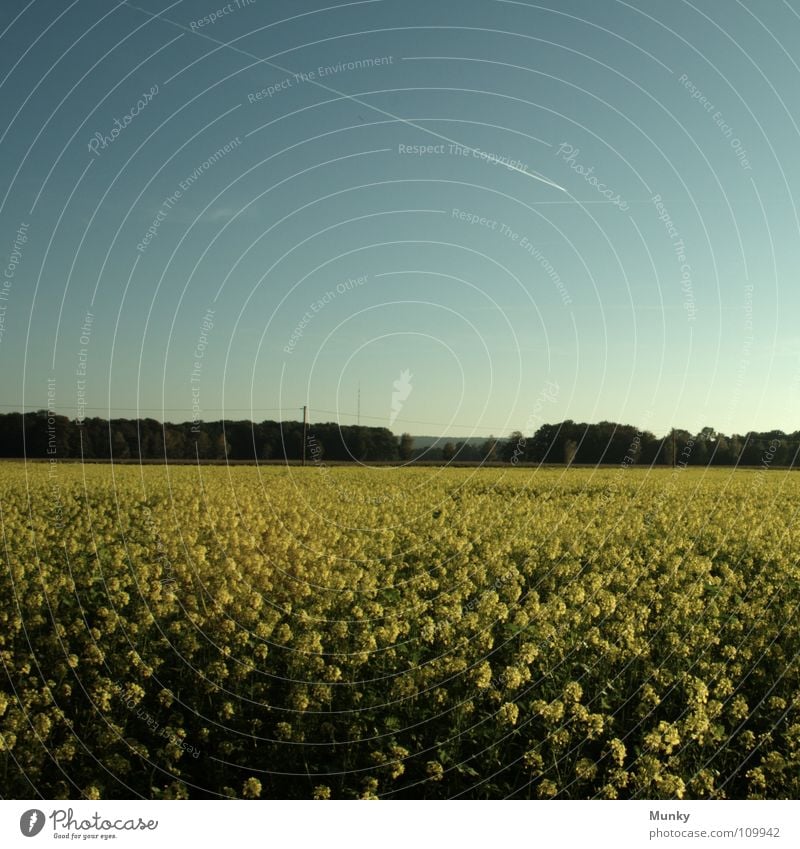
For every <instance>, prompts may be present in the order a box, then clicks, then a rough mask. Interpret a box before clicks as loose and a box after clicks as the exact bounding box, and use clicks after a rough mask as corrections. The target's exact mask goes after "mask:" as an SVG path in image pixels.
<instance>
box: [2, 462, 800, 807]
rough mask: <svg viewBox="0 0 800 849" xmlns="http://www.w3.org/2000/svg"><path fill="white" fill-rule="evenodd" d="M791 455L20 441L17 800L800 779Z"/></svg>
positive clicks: (580, 792) (11, 469) (785, 786)
mask: <svg viewBox="0 0 800 849" xmlns="http://www.w3.org/2000/svg"><path fill="white" fill-rule="evenodd" d="M798 509H800V476H798V475H796V474H794V473H784V472H780V471H777V470H772V471H770V472H769V473H766V472H765V471H764V472H755V471H735V472H734V471H731V470H727V469H721V470H715V471H713V472H711V471H708V472H707V471H702V470H693V469H688V470H680V469H678V470H675V471H673V470H669V469H667V470H663V469H662V470H653V471H648V470H640V469H636V468H630V469H616V470H614V469H607V470H600V471H596V470H577V469H570V470H557V469H547V470H543V469H542V470H532V469H521V468H520V469H515V468H507V469H434V468H408V469H357V468H346V467H337V468H326V467H324V466H321V465H319V466H311V467H307V468H304V469H303V468H285V467H268V468H256V467H235V468H225V467H204V466H201V467H186V466H182V467H161V466H159V467H146V468H139V467H136V466H108V465H86V466H80V465H69V464H64V463H61V464H49V465H48V464H28V465H23V464H18V463H4V464H3V465H2V475H1V476H0V524H2V530H3V540H2V568H1V569H0V657H2V661H3V673H2V676H0V776H1V777H0V786H2V788H3V796H4V797H6V798H32V797H34V796H37V795H39V794H41V795H42V796H45V797H56V798H66V797H73V798H75V797H88V798H95V799H97V798H137V797H140V796H143V797H147V798H216V797H237V798H257V797H260V798H312V797H313V798H319V799H327V798H361V799H375V798H379V799H392V798H420V797H421V798H451V797H462V798H505V797H511V798H557V799H560V798H575V799H586V798H595V797H597V798H664V799H674V798H798V797H799V796H800V716H798V708H800V675H799V673H798V651H800V615H799V614H800V611H798V605H799V604H800V565H798V563H799V562H800V557H799V555H800V524H799V523H798V513H797V511H798Z"/></svg>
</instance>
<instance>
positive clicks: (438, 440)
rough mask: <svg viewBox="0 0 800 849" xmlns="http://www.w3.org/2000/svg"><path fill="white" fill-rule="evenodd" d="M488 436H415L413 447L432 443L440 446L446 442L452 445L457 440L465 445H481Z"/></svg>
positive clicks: (427, 446) (423, 446)
mask: <svg viewBox="0 0 800 849" xmlns="http://www.w3.org/2000/svg"><path fill="white" fill-rule="evenodd" d="M488 438H489V437H488V436H466V437H465V436H415V437H414V448H430V447H431V446H432V445H437V446H439V447H441V446H442V445H445V444H446V443H448V442H452V443H453V444H454V445H455V444H456V443H457V442H465V443H466V444H467V445H483V443H484V442H486V440H487V439H488Z"/></svg>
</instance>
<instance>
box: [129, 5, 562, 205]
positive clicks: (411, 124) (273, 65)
mask: <svg viewBox="0 0 800 849" xmlns="http://www.w3.org/2000/svg"><path fill="white" fill-rule="evenodd" d="M121 5H123V6H127V7H128V8H129V9H134V10H135V11H137V12H140V13H141V14H143V15H146V16H147V17H149V18H150V19H151V20H160V21H164V23H167V24H170V25H172V26H173V27H176V28H177V29H179V30H182V31H183V32H188V33H190V34H191V35H194V36H198V37H199V38H204V39H206V41H210V42H212V43H213V44H216V45H217V46H218V47H227V48H228V49H229V50H233V51H235V52H236V53H239V54H241V55H242V56H247V57H248V58H249V59H254V60H255V61H256V62H259V63H261V64H264V65H268V66H269V67H270V68H274V69H275V70H278V71H280V72H281V73H283V74H290V75H291V76H295V72H294V71H290V70H289V69H288V68H284V67H282V66H281V65H278V64H277V63H275V62H271V61H270V60H269V59H263V58H262V57H261V56H256V55H255V54H254V53H250V52H248V51H247V50H242V48H241V47H235V46H234V45H233V44H232V43H231V42H229V41H220V40H219V39H217V38H214V37H213V36H210V35H208V34H207V33H204V32H198V31H197V30H193V29H190V28H189V27H187V26H185V25H184V24H181V23H179V22H178V21H173V20H172V19H171V18H166V17H164V15H163V14H162V13H160V12H159V13H155V12H150V11H149V10H148V9H142V8H141V7H140V6H136V5H134V4H133V3H129V2H128V0H123V2H122V4H121ZM173 5H176V4H173ZM168 8H171V7H168ZM305 82H306V83H308V84H311V85H314V86H317V88H321V89H322V90H323V91H327V92H328V93H330V94H335V95H336V96H337V97H341V98H344V99H345V100H352V101H353V103H358V104H359V106H364V107H365V108H367V109H371V110H372V111H373V112H377V113H378V114H380V115H383V116H384V117H386V118H391V119H392V120H393V121H399V122H400V123H402V124H406V125H407V126H409V127H413V128H414V129H415V130H419V131H420V132H423V133H427V134H428V135H429V136H433V137H434V138H437V139H441V140H442V141H446V142H448V143H450V144H453V145H457V146H458V147H461V148H463V149H464V150H468V151H470V152H471V153H473V154H474V153H478V152H479V151H478V150H477V148H474V147H470V146H469V145H468V144H463V143H462V142H457V141H455V140H454V139H451V138H448V137H447V136H443V135H442V134H441V133H437V132H436V131H435V130H431V129H429V128H428V127H423V126H421V125H419V124H415V123H414V122H413V121H409V120H408V118H401V117H400V116H399V115H394V114H393V113H391V112H387V111H386V110H385V109H381V108H380V106H374V105H373V104H371V103H368V102H367V101H365V100H360V99H359V98H358V97H356V96H355V95H352V94H346V93H345V92H343V91H339V90H338V89H335V88H333V87H332V86H328V85H325V84H324V83H321V82H319V81H318V80H314V79H311V78H309V79H306V80H305ZM495 161H496V162H498V164H500V165H505V166H506V168H509V169H510V170H512V171H519V172H520V174H525V176H527V177H530V178H531V179H532V180H538V181H539V182H540V183H544V184H545V185H547V186H551V187H552V188H554V189H558V190H559V191H562V192H564V193H567V190H566V189H565V188H563V187H562V186H559V185H558V184H557V183H553V182H552V181H551V180H547V179H546V178H544V177H540V176H538V174H532V173H531V172H530V171H524V170H523V169H521V168H519V167H517V166H515V165H510V164H508V163H507V162H502V161H501V160H499V159H497V160H495Z"/></svg>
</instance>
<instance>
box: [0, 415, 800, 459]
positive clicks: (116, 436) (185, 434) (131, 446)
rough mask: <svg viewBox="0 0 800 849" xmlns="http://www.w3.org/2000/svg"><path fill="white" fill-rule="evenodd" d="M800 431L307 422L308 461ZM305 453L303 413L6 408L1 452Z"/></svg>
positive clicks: (629, 449) (585, 452)
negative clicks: (466, 433) (407, 429)
mask: <svg viewBox="0 0 800 849" xmlns="http://www.w3.org/2000/svg"><path fill="white" fill-rule="evenodd" d="M799 449H800V431H795V432H794V433H790V434H786V433H784V432H783V431H780V430H773V431H768V432H766V433H754V432H751V433H746V434H733V435H731V436H728V435H725V434H722V433H717V432H716V431H715V430H714V429H713V428H710V427H705V428H703V429H702V430H701V431H700V432H699V433H696V434H691V433H689V432H688V431H686V430H674V431H672V432H671V433H670V434H668V435H667V436H665V437H656V436H654V435H653V434H652V433H650V432H648V431H646V430H644V431H640V430H638V429H637V428H635V427H634V426H632V425H622V424H614V423H613V422H599V423H598V424H586V423H578V422H573V421H570V420H568V421H564V422H561V423H560V424H544V425H542V426H541V427H540V428H539V429H538V430H537V431H536V433H534V434H532V435H523V434H522V433H520V432H516V433H513V434H511V436H510V437H508V438H495V437H489V438H488V439H486V440H485V441H484V442H483V443H481V442H480V441H479V442H477V443H476V442H475V441H474V440H471V441H470V442H457V441H454V440H447V439H445V438H443V439H442V440H441V441H440V442H439V443H438V444H436V445H433V446H430V447H424V448H423V447H415V445H414V438H413V437H412V436H410V435H409V434H403V435H402V436H399V437H398V436H395V435H394V434H393V433H392V432H391V431H390V430H389V429H388V428H384V427H361V426H357V425H339V424H337V423H335V422H327V423H322V424H319V423H315V424H309V425H308V433H307V443H306V457H307V462H308V463H311V464H313V463H320V462H324V461H326V460H327V461H333V462H348V461H349V462H353V461H357V462H376V461H378V462H380V461H393V460H395V461H402V462H408V461H412V460H428V461H446V462H448V461H457V462H458V461H460V462H498V463H509V464H514V465H516V464H521V463H566V464H571V463H576V464H581V465H596V464H599V463H605V464H621V463H624V464H628V465H667V466H672V465H679V466H684V465H689V466H706V465H714V466H734V465H742V466H763V465H766V466H791V467H793V466H795V465H796V464H797V462H798V450H799ZM302 454H303V424H302V422H295V421H288V422H275V421H263V422H251V421H227V420H226V421H215V422H201V423H199V425H197V424H193V423H192V422H185V423H183V424H170V423H166V424H162V423H161V422H158V421H156V420H155V419H111V420H110V421H108V420H106V419H101V418H87V419H83V420H82V421H81V422H80V423H78V422H77V421H75V420H73V419H69V418H67V417H66V416H59V415H54V414H51V413H48V411H47V410H39V411H38V412H35V413H28V414H26V415H25V416H23V415H22V414H21V413H6V414H0V457H30V458H57V459H76V458H78V459H79V458H81V457H83V458H84V459H87V460H90V459H108V458H112V457H113V458H114V459H117V460H158V459H161V460H163V459H169V460H196V459H198V458H199V459H200V460H226V459H227V460H242V461H251V462H252V461H254V460H261V461H284V460H299V459H301V458H302Z"/></svg>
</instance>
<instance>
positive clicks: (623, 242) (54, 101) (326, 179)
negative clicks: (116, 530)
mask: <svg viewBox="0 0 800 849" xmlns="http://www.w3.org/2000/svg"><path fill="white" fill-rule="evenodd" d="M217 13H220V14H219V15H218V16H217ZM215 16H217V17H216V18H215ZM204 18H205V20H203V19H204ZM212 18H214V19H212ZM0 33H2V46H3V50H2V54H0V55H1V56H2V58H1V59H0V81H2V92H3V104H4V116H5V120H4V121H3V125H2V138H0V202H2V207H0V252H1V253H2V262H3V268H4V278H3V281H4V282H3V289H2V291H0V316H1V317H2V324H0V330H1V331H2V332H1V333H0V356H2V360H3V364H4V368H3V369H2V371H1V372H0V398H2V402H3V404H4V409H20V408H21V407H22V405H23V404H24V405H25V406H26V408H28V409H35V408H37V407H43V406H45V404H46V400H47V389H48V380H52V381H55V382H54V384H50V385H51V386H53V385H54V386H55V393H56V402H55V403H56V408H57V409H59V410H60V411H62V412H65V413H67V414H69V415H72V416H74V415H76V413H77V412H78V404H79V403H80V404H85V405H86V407H85V414H86V415H104V416H108V415H109V414H110V415H127V416H131V417H133V416H135V415H137V412H138V414H139V415H148V416H152V417H154V418H158V419H166V420H171V421H183V420H189V419H192V418H194V417H200V418H205V419H214V418H219V417H220V416H222V415H224V416H225V417H228V418H255V419H258V420H261V419H264V418H296V417H298V416H299V408H300V407H301V406H302V405H303V404H304V403H308V404H309V406H310V409H311V418H312V420H318V421H326V420H335V419H338V420H339V421H341V422H342V423H345V424H349V423H352V422H355V421H356V413H357V406H358V401H357V399H358V392H359V386H360V394H361V401H360V408H361V421H362V423H363V424H374V425H384V426H388V425H389V420H390V417H391V415H392V394H393V391H396V390H395V387H394V383H395V381H397V380H398V379H399V378H400V375H401V373H402V372H403V371H408V372H410V375H411V376H410V378H408V380H407V383H408V386H407V387H406V389H405V390H404V393H403V394H404V400H402V401H401V402H400V406H401V409H400V410H399V412H398V413H397V414H396V421H395V422H394V423H393V425H392V427H393V429H394V430H395V431H396V432H398V433H399V432H401V431H403V430H407V431H410V432H411V433H417V434H422V433H447V434H452V435H456V436H464V437H466V436H472V435H488V434H489V433H494V434H507V433H508V432H510V431H511V430H513V429H517V428H519V429H523V430H526V431H530V430H533V429H535V428H536V427H538V425H539V424H541V423H542V422H544V421H556V420H560V419H563V418H572V419H574V420H581V421H583V420H586V421H598V420H601V419H610V420H616V421H624V422H630V423H634V424H640V425H643V426H645V427H647V428H648V429H650V430H653V431H654V432H656V433H657V434H660V433H663V432H665V431H666V430H667V429H668V428H669V427H670V426H672V425H675V426H680V427H686V428H688V429H699V428H700V427H702V426H703V425H706V424H710V425H713V426H716V427H717V428H719V429H721V430H723V431H726V432H731V431H738V432H745V431H747V430H749V429H767V428H772V427H777V428H782V429H784V430H787V431H789V430H795V429H796V428H797V421H798V413H800V332H799V331H798V330H797V321H796V316H797V315H798V309H799V308H800V286H798V285H797V269H798V260H799V259H800V239H798V229H800V227H799V223H800V213H798V209H797V205H796V200H795V195H796V193H797V187H798V185H800V182H799V180H800V161H799V160H798V158H797V156H796V150H797V146H798V124H797V121H798V120H800V119H798V118H797V117H796V116H798V115H800V85H798V83H800V49H798V48H797V45H798V44H800V3H798V2H797V0H791V2H782V3H781V2H753V0H750V1H749V2H742V3H739V2H721V0H713V2H698V3H694V4H688V3H683V2H676V3H671V4H664V3H657V2H648V0H642V2H634V3H630V4H628V3H622V2H612V0H600V2H577V1H576V2H569V0H566V2H555V0H550V2H546V1H545V2H542V3H540V4H534V3H527V2H525V3H523V2H513V3H512V2H493V0H492V2H490V1H489V0H474V2H473V0H466V1H465V0H459V2H455V1H454V2H446V1H445V2H436V3H430V2H425V3H423V2H416V0H411V1H410V2H409V0H402V2H400V0H370V2H355V3H339V4H336V3H331V4H330V5H326V4H323V3H322V2H316V1H315V2H306V0H300V2H296V1H295V0H293V2H291V3H288V2H269V3H268V2H266V0H253V2H250V3H249V4H246V3H244V0H239V3H238V4H237V3H236V2H233V3H230V4H227V5H225V4H222V5H221V4H220V0H216V3H210V4H209V3H206V2H199V1H198V2H191V3H190V2H178V3H171V4H170V3H166V2H162V0H141V3H136V4H130V5H129V4H126V3H120V4H115V3H113V2H110V3H109V2H102V3H101V2H93V0H77V2H74V3H72V4H63V5H61V4H58V5H56V4H52V3H45V2H41V0H34V2H31V3H24V2H16V0H6V2H4V3H3V5H2V9H1V10H0ZM326 69H327V70H326ZM115 121H117V122H118V124H115ZM115 127H116V131H114V130H115ZM654 198H655V200H654ZM149 230H150V234H151V235H150V236H148V231H149ZM20 234H22V235H20ZM9 274H10V276H9ZM87 315H90V320H89V322H88V324H87V321H86V319H87ZM86 327H89V331H88V332H87V331H86V330H85V328H86ZM198 343H199V344H198ZM198 354H202V356H198ZM81 363H85V374H83V373H81V374H80V375H78V374H76V372H77V371H81ZM554 384H557V386H558V390H557V391H556V392H555V393H552V392H551V391H549V390H547V388H546V387H548V386H549V387H552V386H553V385H554ZM543 393H544V394H545V395H546V396H547V399H548V400H546V401H545V402H542V400H541V399H542V397H543ZM537 399H538V400H537Z"/></svg>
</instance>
